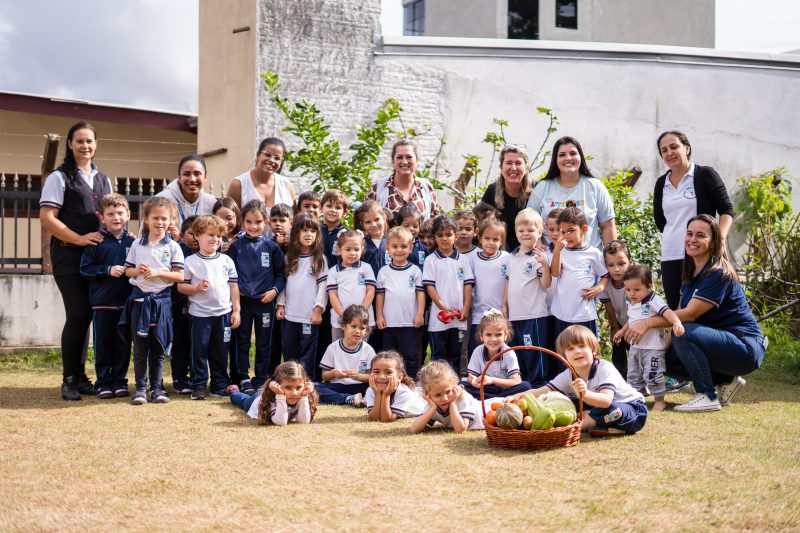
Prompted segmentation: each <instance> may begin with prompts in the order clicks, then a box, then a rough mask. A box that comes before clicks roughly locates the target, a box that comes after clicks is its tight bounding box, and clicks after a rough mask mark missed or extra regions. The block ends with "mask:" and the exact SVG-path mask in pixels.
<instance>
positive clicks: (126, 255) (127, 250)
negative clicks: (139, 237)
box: [125, 246, 131, 257]
mask: <svg viewBox="0 0 800 533" xmlns="http://www.w3.org/2000/svg"><path fill="white" fill-rule="evenodd" d="M129 253H131V247H130V246H126V247H125V257H128V254H129Z"/></svg>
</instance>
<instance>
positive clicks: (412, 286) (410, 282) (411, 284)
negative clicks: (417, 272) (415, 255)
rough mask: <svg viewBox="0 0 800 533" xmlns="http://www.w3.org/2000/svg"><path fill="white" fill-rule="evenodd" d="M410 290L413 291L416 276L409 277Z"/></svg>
mask: <svg viewBox="0 0 800 533" xmlns="http://www.w3.org/2000/svg"><path fill="white" fill-rule="evenodd" d="M408 288H409V289H413V288H414V276H413V275H411V276H408Z"/></svg>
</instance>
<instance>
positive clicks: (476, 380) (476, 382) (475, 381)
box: [467, 374, 481, 388]
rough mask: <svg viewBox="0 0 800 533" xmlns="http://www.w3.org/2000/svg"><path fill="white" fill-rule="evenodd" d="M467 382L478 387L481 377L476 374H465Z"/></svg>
mask: <svg viewBox="0 0 800 533" xmlns="http://www.w3.org/2000/svg"><path fill="white" fill-rule="evenodd" d="M467 383H469V384H470V385H472V386H473V387H476V388H478V387H480V386H481V378H479V377H478V376H473V375H472V374H467Z"/></svg>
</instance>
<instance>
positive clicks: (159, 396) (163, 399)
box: [150, 389, 169, 403]
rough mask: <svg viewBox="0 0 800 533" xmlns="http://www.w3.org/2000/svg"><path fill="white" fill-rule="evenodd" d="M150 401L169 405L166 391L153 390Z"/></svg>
mask: <svg viewBox="0 0 800 533" xmlns="http://www.w3.org/2000/svg"><path fill="white" fill-rule="evenodd" d="M150 401H151V402H153V403H169V396H167V391H165V390H164V389H153V390H152V391H151V392H150Z"/></svg>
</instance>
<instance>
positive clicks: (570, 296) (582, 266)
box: [550, 200, 608, 336]
mask: <svg viewBox="0 0 800 533" xmlns="http://www.w3.org/2000/svg"><path fill="white" fill-rule="evenodd" d="M574 203H575V202H573V201H572V200H568V201H567V204H568V205H569V206H570V207H567V208H566V209H564V211H562V212H561V214H560V215H558V229H559V231H560V232H561V238H560V239H559V240H557V241H556V243H555V246H554V248H553V262H552V263H551V264H550V272H551V274H552V275H553V277H556V278H559V279H558V286H557V288H556V294H555V296H554V297H553V308H552V309H551V311H552V312H553V315H554V316H555V332H554V333H555V335H556V336H558V335H559V334H560V333H561V332H562V331H564V330H565V329H566V328H567V327H568V326H570V325H573V324H580V325H583V326H586V327H587V328H589V329H590V330H591V331H594V332H596V331H597V307H596V306H595V303H594V299H595V297H597V296H598V295H599V294H600V293H601V292H603V289H605V288H606V285H607V284H608V270H607V269H606V264H605V261H603V254H602V252H600V250H598V249H597V248H595V247H594V246H591V245H589V244H586V234H587V232H588V231H589V226H588V225H587V224H586V215H584V213H583V211H581V210H580V209H578V208H577V207H575V206H574Z"/></svg>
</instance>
